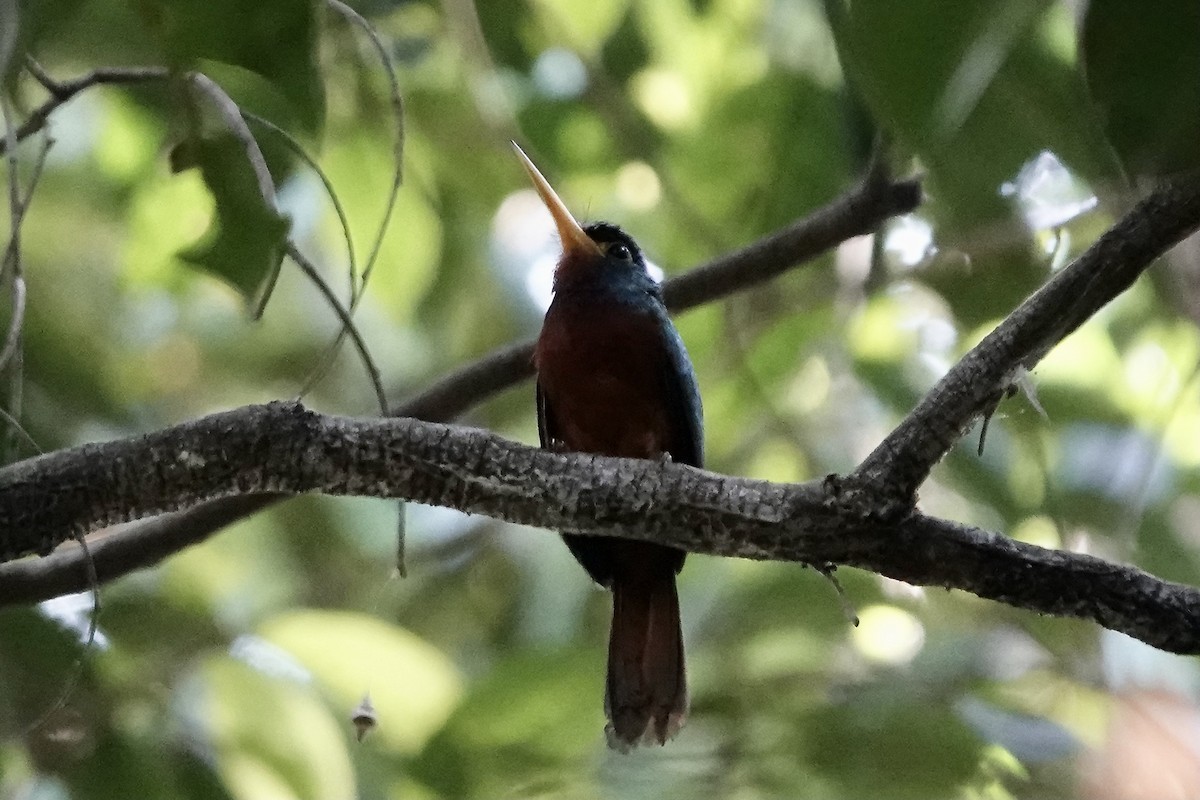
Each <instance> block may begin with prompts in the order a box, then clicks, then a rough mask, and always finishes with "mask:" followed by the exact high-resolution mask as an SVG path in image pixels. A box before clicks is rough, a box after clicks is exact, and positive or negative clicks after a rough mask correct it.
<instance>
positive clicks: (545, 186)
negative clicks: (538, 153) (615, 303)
mask: <svg viewBox="0 0 1200 800" xmlns="http://www.w3.org/2000/svg"><path fill="white" fill-rule="evenodd" d="M512 146H513V150H515V151H517V158H519V159H521V166H523V167H525V171H526V172H528V173H529V180H531V181H533V188H534V189H537V193H538V196H539V197H541V198H542V202H543V203H545V204H546V209H547V210H548V211H549V212H550V216H551V217H553V218H554V224H555V226H556V227H557V228H558V237H559V238H560V239H562V246H563V254H564V255H568V256H570V255H601V250H600V246H599V245H598V244H596V243H595V242H593V241H592V240H591V237H589V236H588V235H587V234H586V233H584V231H583V228H581V227H580V226H579V223H578V222H576V221H575V218H574V217H572V216H571V212H570V211H568V210H567V206H566V204H565V203H563V201H562V200H561V199H559V196H558V194H557V193H556V192H555V191H554V189H553V188H552V187H551V186H550V182H549V181H547V180H546V179H545V178H544V177H543V176H542V173H541V172H539V171H538V168H537V167H535V166H534V165H533V162H532V161H530V160H529V156H527V155H525V151H524V150H522V149H521V146H520V145H518V144H517V143H516V142H513V143H512Z"/></svg>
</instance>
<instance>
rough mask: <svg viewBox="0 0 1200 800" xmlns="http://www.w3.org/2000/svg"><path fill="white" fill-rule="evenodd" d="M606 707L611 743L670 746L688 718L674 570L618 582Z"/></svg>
mask: <svg viewBox="0 0 1200 800" xmlns="http://www.w3.org/2000/svg"><path fill="white" fill-rule="evenodd" d="M612 593H613V620H612V631H611V632H610V634H609V639H608V681H607V684H606V687H605V693H604V711H605V714H606V715H607V716H608V726H607V728H605V733H606V734H607V735H608V744H609V746H610V747H612V748H614V749H617V750H621V751H625V750H628V749H629V748H631V747H635V746H637V745H638V744H642V743H645V744H649V743H651V742H657V743H658V744H665V743H666V741H667V740H668V739H670V738H671V737H673V736H674V735H675V734H676V733H677V732H678V731H679V729H680V728H681V727H682V726H683V722H684V719H685V718H686V717H687V710H688V694H687V678H686V675H685V671H684V666H683V632H682V630H681V629H680V626H679V596H678V594H677V593H676V591H675V574H674V573H673V572H670V571H668V572H666V573H665V574H664V573H658V574H656V575H654V576H653V578H652V579H648V580H647V579H642V580H636V579H635V580H628V579H627V580H624V581H622V580H619V579H618V580H614V581H613V582H612Z"/></svg>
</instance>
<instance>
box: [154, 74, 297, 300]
mask: <svg viewBox="0 0 1200 800" xmlns="http://www.w3.org/2000/svg"><path fill="white" fill-rule="evenodd" d="M186 88H187V91H186V93H185V97H186V100H185V101H184V102H185V105H184V111H185V113H186V114H187V118H188V123H189V132H188V137H187V138H186V139H184V140H183V141H182V142H180V143H179V144H178V145H176V146H175V148H174V149H173V150H172V151H171V168H172V169H173V170H174V171H175V172H180V171H182V170H185V169H191V168H196V169H199V170H200V174H201V176H202V177H203V179H204V183H205V185H206V186H207V187H208V190H209V191H210V192H211V193H212V196H213V201H214V203H215V208H216V210H215V213H214V216H213V219H212V222H211V223H210V224H209V228H208V230H207V231H206V232H205V234H204V235H203V236H202V237H201V239H200V240H199V241H198V242H196V243H195V244H193V245H192V246H191V247H188V248H187V249H185V250H183V251H182V252H181V253H180V254H179V257H180V258H182V259H183V260H184V261H188V262H190V263H192V264H195V265H197V266H199V267H200V268H202V269H205V270H208V271H209V272H212V273H213V274H214V275H217V276H219V277H221V278H223V279H224V280H226V281H227V282H229V284H230V285H232V286H233V287H234V288H236V289H237V290H238V291H239V292H241V293H242V294H243V295H244V296H245V297H246V298H247V300H249V301H250V303H251V305H252V308H253V314H254V316H255V317H257V316H258V315H259V314H261V313H262V308H263V306H264V304H265V303H266V300H267V298H268V296H269V295H270V292H271V289H272V288H273V287H274V285H275V280H276V278H277V277H278V276H279V267H280V264H281V263H282V261H283V254H284V249H285V246H286V238H287V233H288V228H289V220H288V219H287V217H286V216H284V215H283V214H282V213H280V211H279V209H278V208H277V207H276V205H275V187H274V184H273V181H272V179H271V175H270V172H269V170H268V168H267V165H266V161H265V159H264V158H263V154H262V151H261V150H260V149H259V147H258V143H257V141H256V140H255V139H254V136H253V134H251V133H250V130H249V128H247V127H246V123H245V121H244V120H243V119H242V118H241V116H240V113H239V110H238V108H237V106H236V105H235V104H234V102H233V100H231V99H230V98H229V96H228V95H226V94H224V92H223V90H222V89H221V88H219V87H218V86H217V85H216V84H215V83H213V82H212V81H211V80H209V79H208V78H206V77H204V76H200V75H194V76H191V77H190V79H189V83H188V84H186Z"/></svg>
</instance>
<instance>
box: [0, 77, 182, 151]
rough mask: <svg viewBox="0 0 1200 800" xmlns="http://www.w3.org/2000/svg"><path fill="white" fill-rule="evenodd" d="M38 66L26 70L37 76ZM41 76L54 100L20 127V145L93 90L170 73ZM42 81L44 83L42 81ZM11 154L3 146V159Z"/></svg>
mask: <svg viewBox="0 0 1200 800" xmlns="http://www.w3.org/2000/svg"><path fill="white" fill-rule="evenodd" d="M34 64H36V62H33V61H32V60H30V61H29V62H27V64H26V66H27V67H30V71H31V74H34V75H35V76H36V75H37V74H38V73H35V72H33V69H34V67H32V66H30V65H34ZM41 74H42V76H43V77H45V78H47V80H48V82H43V85H44V86H45V87H46V89H47V91H49V92H50V97H49V99H47V100H46V102H44V103H42V104H41V105H40V106H38V107H37V108H35V109H34V110H33V111H32V112H31V113H30V115H29V116H28V117H27V118H26V119H25V121H24V122H22V123H21V124H20V125H19V126H18V127H17V142H18V143H20V142H23V141H25V139H27V138H29V137H30V136H32V135H33V134H34V133H37V132H38V131H40V130H41V129H42V128H44V127H45V126H46V122H47V120H49V119H50V115H51V114H53V113H54V112H55V111H56V110H58V108H59V107H60V106H62V105H63V104H65V103H67V102H68V101H70V100H71V99H72V98H74V97H75V96H76V95H78V94H79V93H80V92H82V91H84V90H86V89H90V88H91V87H93V86H104V85H112V84H131V83H145V82H147V81H159V80H164V79H165V78H166V77H167V76H168V74H169V73H168V71H167V70H166V69H165V68H162V67H101V68H99V69H95V70H92V71H91V72H89V73H87V74H86V75H81V76H79V77H78V78H73V79H72V80H69V81H54V80H50V79H49V76H47V75H45V73H44V72H43V73H41ZM39 80H41V79H40V78H39ZM7 150H8V142H2V143H0V155H4V153H5V152H6V151H7Z"/></svg>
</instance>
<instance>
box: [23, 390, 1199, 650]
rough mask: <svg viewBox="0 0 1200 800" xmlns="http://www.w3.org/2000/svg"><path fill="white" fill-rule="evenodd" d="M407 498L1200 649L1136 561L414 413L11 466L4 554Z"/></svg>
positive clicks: (832, 489)
mask: <svg viewBox="0 0 1200 800" xmlns="http://www.w3.org/2000/svg"><path fill="white" fill-rule="evenodd" d="M315 491H319V492H324V493H328V494H339V495H369V496H374V497H396V498H404V499H407V500H413V501H417V502H422V503H430V504H435V505H442V506H447V507H451V508H457V509H460V510H462V511H466V512H470V513H479V514H487V515H488V516H491V517H495V518H498V519H504V520H508V521H510V522H517V523H524V524H527V525H536V526H540V527H543V528H551V529H556V530H562V531H568V532H572V533H580V534H589V535H608V536H621V537H627V538H634V539H643V540H650V541H655V542H661V543H669V544H673V545H676V546H679V547H681V548H684V549H686V550H689V551H691V552H696V553H709V554H713V555H721V556H740V557H745V558H754V559H772V560H791V561H801V562H808V563H826V562H831V563H836V564H844V565H848V566H855V567H862V568H864V569H869V570H872V571H875V572H879V573H881V574H884V575H889V576H892V577H895V578H898V579H901V580H905V581H908V582H911V583H916V584H924V585H936V586H944V587H951V588H958V589H963V590H966V591H969V592H973V593H975V594H978V595H980V596H982V597H987V598H991V599H995V600H1000V601H1002V602H1006V603H1009V604H1012V605H1016V606H1019V607H1022V608H1028V609H1032V610H1035V611H1040V612H1042V613H1046V614H1055V615H1060V616H1071V617H1080V618H1084V619H1091V620H1095V621H1096V622H1099V623H1100V624H1102V625H1105V626H1106V627H1109V628H1112V629H1113V630H1118V631H1121V632H1123V633H1127V634H1129V635H1131V636H1134V637H1137V638H1139V639H1142V640H1143V641H1145V642H1147V643H1149V644H1152V645H1154V646H1156V647H1160V648H1163V649H1167V650H1172V651H1175V652H1185V653H1192V652H1200V592H1198V591H1197V590H1195V589H1192V588H1190V587H1186V586H1180V585H1176V584H1170V583H1167V582H1164V581H1160V580H1158V579H1157V578H1154V577H1152V576H1150V575H1147V574H1146V573H1144V572H1141V571H1140V570H1137V569H1133V568H1130V567H1123V566H1119V565H1115V564H1110V563H1106V562H1104V561H1101V560H1099V559H1096V558H1093V557H1090V556H1084V555H1077V554H1071V553H1063V552H1055V551H1051V550H1045V549H1042V548H1039V547H1035V546H1032V545H1027V544H1023V543H1020V542H1015V541H1012V540H1010V539H1007V538H1005V537H1003V536H1000V535H998V534H994V533H988V532H986V531H980V530H977V529H972V528H967V527H964V526H960V525H956V524H954V523H950V522H946V521H942V520H937V519H933V518H930V517H925V516H922V515H920V514H917V513H915V512H911V511H910V512H908V513H905V514H901V515H897V516H894V517H887V518H884V517H881V516H880V514H879V509H878V508H876V506H875V505H874V502H873V500H872V493H871V492H868V491H863V490H862V487H856V486H854V485H852V484H843V482H841V481H838V480H835V479H827V480H825V481H823V482H814V483H807V484H775V483H769V482H766V481H756V480H748V479H743V478H733V477H728V476H723V475H717V474H713V473H709V472H704V471H702V470H697V469H693V468H691V467H687V466H684V465H677V464H672V463H660V462H657V461H646V460H629V459H616V458H605V457H600V456H591V455H585V454H559V453H553V452H549V451H545V450H541V449H537V448H533V447H527V446H524V445H520V444H517V443H515V442H510V441H507V440H505V439H502V438H500V437H498V436H496V435H494V434H490V433H487V432H485V431H480V430H474V429H468V428H461V427H453V426H446V425H440V424H433V423H425V422H420V421H417V420H413V419H407V418H400V419H351V418H345V417H333V416H324V415H320V414H316V413H313V412H311V411H308V410H306V409H304V408H303V407H302V406H300V405H299V404H297V403H272V404H270V405H266V406H248V407H245V408H241V409H237V410H235V411H231V412H226V413H223V414H217V415H214V416H211V417H206V418H204V419H201V420H197V421H195V422H190V423H187V424H184V425H180V426H177V427H175V428H171V429H168V430H165V431H160V432H158V433H154V434H150V435H147V436H143V437H139V438H137V439H133V440H123V441H116V442H109V443H105V444H97V445H85V446H82V447H78V448H74V449H71V450H64V451H59V452H57V453H52V454H49V455H46V456H41V457H39V458H35V459H31V460H29V461H25V462H21V463H20V464H16V465H13V466H10V467H7V468H5V469H4V470H2V471H0V557H3V558H5V559H8V558H12V557H14V556H17V555H19V554H22V553H26V552H30V551H32V550H40V551H47V550H49V549H51V548H53V547H54V546H55V545H56V544H58V543H59V542H61V541H62V540H63V538H64V537H65V536H67V535H71V534H78V533H82V532H85V531H87V530H91V529H94V528H97V527H102V526H106V525H111V524H114V523H117V522H122V521H127V520H129V519H133V518H136V517H139V516H144V515H151V514H156V513H161V512H164V511H171V510H175V509H178V508H181V507H183V506H185V505H189V504H194V503H199V502H201V501H203V500H205V499H209V498H213V497H229V496H238V495H245V494H253V493H258V492H286V493H289V494H294V493H300V492H315Z"/></svg>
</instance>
